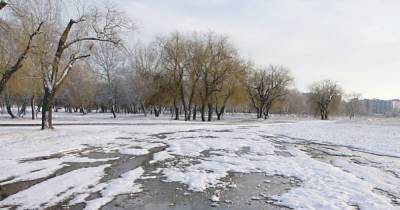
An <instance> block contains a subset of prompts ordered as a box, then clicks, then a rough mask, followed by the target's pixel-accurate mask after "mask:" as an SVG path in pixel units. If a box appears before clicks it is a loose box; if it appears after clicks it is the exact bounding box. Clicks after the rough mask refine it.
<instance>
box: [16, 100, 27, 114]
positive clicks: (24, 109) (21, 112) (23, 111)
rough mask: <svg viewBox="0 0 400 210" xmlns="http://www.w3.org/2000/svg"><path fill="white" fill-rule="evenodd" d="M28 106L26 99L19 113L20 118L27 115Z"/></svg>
mask: <svg viewBox="0 0 400 210" xmlns="http://www.w3.org/2000/svg"><path fill="white" fill-rule="evenodd" d="M26 104H27V101H26V99H24V102H23V103H22V106H21V109H20V110H19V111H18V117H23V116H24V115H25V114H26Z"/></svg>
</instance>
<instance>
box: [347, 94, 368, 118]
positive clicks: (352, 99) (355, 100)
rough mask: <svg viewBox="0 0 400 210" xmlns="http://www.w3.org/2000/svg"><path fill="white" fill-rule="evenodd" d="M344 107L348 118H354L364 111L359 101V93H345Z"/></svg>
mask: <svg viewBox="0 0 400 210" xmlns="http://www.w3.org/2000/svg"><path fill="white" fill-rule="evenodd" d="M345 98H346V99H345V100H346V101H345V109H346V112H347V115H348V116H349V118H350V120H351V119H354V118H355V117H356V115H360V114H362V113H363V112H365V106H364V103H363V102H362V101H361V94H360V93H351V94H347V95H345Z"/></svg>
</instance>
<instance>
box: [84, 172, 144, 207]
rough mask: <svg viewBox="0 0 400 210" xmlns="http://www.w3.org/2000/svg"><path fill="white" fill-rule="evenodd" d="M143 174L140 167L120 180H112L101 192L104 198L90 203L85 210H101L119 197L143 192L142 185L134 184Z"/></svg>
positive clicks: (123, 175)
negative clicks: (100, 209)
mask: <svg viewBox="0 0 400 210" xmlns="http://www.w3.org/2000/svg"><path fill="white" fill-rule="evenodd" d="M143 173H144V170H143V168H141V167H139V168H136V169H134V170H132V171H129V172H127V173H125V174H122V175H121V177H120V178H117V179H113V180H111V181H110V182H108V183H107V185H106V187H105V188H104V189H103V190H102V191H101V192H100V193H101V196H102V197H101V198H97V199H94V200H90V201H88V202H87V205H86V207H85V209H87V210H90V209H99V208H100V207H102V206H103V205H105V204H107V203H109V202H111V201H112V200H113V199H114V197H115V196H117V195H121V194H129V193H137V192H141V191H142V189H141V185H140V184H135V183H134V182H135V181H136V180H137V179H139V178H140V176H142V175H143Z"/></svg>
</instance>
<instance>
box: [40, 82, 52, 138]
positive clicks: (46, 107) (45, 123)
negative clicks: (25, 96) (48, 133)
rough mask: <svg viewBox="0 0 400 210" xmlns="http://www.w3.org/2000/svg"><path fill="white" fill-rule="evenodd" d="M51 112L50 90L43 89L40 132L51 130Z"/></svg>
mask: <svg viewBox="0 0 400 210" xmlns="http://www.w3.org/2000/svg"><path fill="white" fill-rule="evenodd" d="M52 112H53V106H52V97H51V95H50V90H49V89H48V88H45V89H44V96H43V102H42V130H44V129H52V128H53V119H52V117H53V116H52Z"/></svg>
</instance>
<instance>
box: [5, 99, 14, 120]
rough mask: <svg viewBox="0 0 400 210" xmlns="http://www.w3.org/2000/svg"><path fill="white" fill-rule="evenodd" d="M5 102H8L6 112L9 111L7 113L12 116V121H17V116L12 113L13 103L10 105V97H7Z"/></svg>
mask: <svg viewBox="0 0 400 210" xmlns="http://www.w3.org/2000/svg"><path fill="white" fill-rule="evenodd" d="M5 102H6V110H7V113H8V114H9V115H10V117H11V119H15V118H16V116H15V115H14V113H13V112H12V109H11V108H12V106H11V103H10V99H9V96H5Z"/></svg>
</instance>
